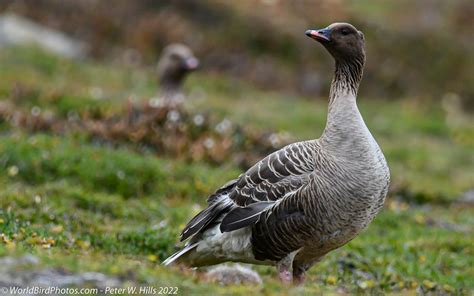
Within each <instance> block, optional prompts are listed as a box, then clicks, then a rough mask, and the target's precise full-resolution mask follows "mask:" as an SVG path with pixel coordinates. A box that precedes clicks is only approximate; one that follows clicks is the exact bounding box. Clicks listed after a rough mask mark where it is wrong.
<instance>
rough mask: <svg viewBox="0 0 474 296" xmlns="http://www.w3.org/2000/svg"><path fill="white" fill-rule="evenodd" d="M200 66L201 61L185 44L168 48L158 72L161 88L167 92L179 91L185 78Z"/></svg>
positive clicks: (164, 51)
mask: <svg viewBox="0 0 474 296" xmlns="http://www.w3.org/2000/svg"><path fill="white" fill-rule="evenodd" d="M198 65H199V60H198V59H197V58H196V57H195V56H194V55H193V52H192V51H191V49H189V47H187V46H185V45H183V44H170V45H168V46H166V47H165V49H164V50H163V53H162V54H161V57H160V60H159V61H158V65H157V70H156V71H157V75H158V80H159V83H160V86H161V87H162V88H164V89H167V90H173V89H176V90H177V89H179V88H180V87H181V84H182V83H183V80H184V78H185V76H186V75H187V74H188V73H189V72H191V71H194V70H195V69H196V68H197V67H198Z"/></svg>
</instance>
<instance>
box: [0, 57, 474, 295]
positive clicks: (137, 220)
mask: <svg viewBox="0 0 474 296" xmlns="http://www.w3.org/2000/svg"><path fill="white" fill-rule="evenodd" d="M132 73H133V74H132ZM150 73H151V72H150V70H147V69H133V71H132V70H131V69H125V68H121V67H120V66H113V65H101V64H98V63H94V62H93V61H87V62H84V63H77V62H71V61H66V60H62V59H58V58H55V57H52V56H49V55H47V54H44V53H42V52H41V51H38V50H36V49H29V48H20V49H15V50H8V49H0V76H1V77H2V80H0V99H1V100H6V101H9V102H11V103H13V104H15V105H17V107H18V108H20V109H24V110H29V109H31V108H33V107H35V106H36V107H39V108H40V109H41V110H42V111H46V110H49V111H51V112H54V113H55V114H57V115H58V116H67V115H68V113H70V112H79V113H80V112H93V110H99V111H97V112H113V110H116V109H118V108H121V106H122V104H123V101H124V100H125V99H127V98H128V97H130V96H134V97H136V98H147V97H149V96H152V95H153V94H154V93H155V92H156V90H155V88H154V85H153V79H152V78H151V77H150V75H151V74H150ZM15 85H16V87H15ZM98 86H100V90H99V88H98ZM186 87H187V89H188V91H189V92H190V93H191V94H193V97H195V99H194V100H193V101H192V102H190V104H189V105H188V108H189V109H192V110H198V111H204V110H213V112H214V113H215V116H216V117H221V118H223V117H227V118H229V119H231V120H233V121H235V122H239V123H245V124H247V125H249V126H251V127H254V128H256V129H272V130H278V131H288V132H291V134H292V136H293V137H294V138H295V139H307V138H312V137H314V136H317V135H319V134H320V133H321V131H322V129H323V127H324V122H325V113H326V108H327V106H326V104H327V103H326V101H325V100H324V99H321V98H316V99H314V100H313V99H309V98H299V97H295V96H291V95H285V94H277V93H273V92H262V91H259V90H256V89H254V88H252V87H251V86H249V85H247V84H244V83H241V82H238V81H235V80H231V79H228V78H225V77H217V76H215V75H212V74H199V75H195V76H194V77H192V78H191V79H189V81H188V83H187V85H186ZM360 109H361V112H362V113H363V115H364V118H365V120H366V123H367V125H368V126H369V127H370V128H371V130H372V132H373V133H374V135H375V137H376V138H377V139H378V141H379V143H380V144H381V146H382V148H383V150H384V152H385V154H386V156H387V159H388V162H389V164H390V167H391V171H392V180H393V181H392V184H393V186H392V189H394V190H393V191H392V192H393V193H392V195H391V196H390V198H389V201H388V202H387V205H386V207H385V209H384V210H383V211H382V213H381V214H380V215H379V216H378V217H377V218H376V219H375V221H374V222H373V223H372V224H371V226H370V227H369V228H368V230H367V231H365V232H364V233H363V234H361V235H360V236H359V237H358V238H356V239H355V240H353V241H352V242H350V243H349V244H348V245H347V246H345V247H343V248H342V249H340V250H338V251H335V252H333V253H331V254H329V255H328V256H327V257H326V258H325V259H324V260H323V261H322V262H321V263H320V264H318V265H317V266H316V267H314V268H313V269H312V270H311V272H310V274H309V276H308V280H307V282H306V284H305V285H304V286H302V287H291V288H288V287H283V286H282V285H281V284H280V283H278V281H277V280H276V274H275V271H274V269H272V268H268V267H256V270H257V271H258V272H259V273H260V274H261V275H262V277H263V281H264V285H263V286H260V287H251V286H250V287H249V286H232V287H221V286H219V285H215V284H212V283H206V282H204V281H202V279H201V275H200V273H197V272H194V271H191V270H182V269H180V268H164V267H162V266H160V265H159V263H160V261H161V260H163V259H164V258H165V257H166V256H168V255H170V254H171V253H172V252H173V251H175V250H176V249H177V244H176V242H177V238H178V234H179V231H180V229H181V228H182V227H183V225H184V223H186V221H187V220H188V219H189V218H190V217H191V216H192V215H193V214H195V213H196V212H197V211H198V210H199V208H202V207H203V206H204V204H205V197H206V196H207V195H208V194H209V193H210V192H212V191H213V190H215V189H216V188H217V187H219V185H221V184H223V183H224V182H226V181H227V180H229V179H230V178H233V177H236V176H237V175H238V174H239V173H240V170H239V169H238V168H237V167H235V166H234V165H225V166H222V165H221V166H218V165H215V164H210V163H205V162H185V161H182V160H176V159H171V158H165V157H160V156H156V155H153V154H151V153H146V152H137V151H136V150H131V149H129V148H128V147H127V146H118V147H108V146H104V145H100V144H98V143H95V142H92V141H90V140H88V139H87V138H85V137H82V136H81V135H73V134H70V135H63V136H55V135H51V134H41V133H36V134H29V133H27V132H25V131H23V130H20V129H15V128H11V127H10V126H7V125H6V124H2V125H1V127H2V133H1V134H0V188H1V189H0V209H1V210H0V233H2V234H3V235H2V237H1V238H2V239H1V240H2V242H3V243H2V242H0V255H14V256H17V255H21V254H24V253H33V254H35V255H36V256H38V257H39V258H40V259H41V264H42V265H44V266H48V267H60V268H64V269H67V270H70V271H77V272H79V271H91V270H93V271H100V272H104V273H106V274H110V275H115V276H118V277H120V278H121V279H124V280H125V281H130V282H132V281H137V282H139V283H146V284H147V285H153V286H163V285H166V286H179V288H180V293H184V294H186V295H187V294H190V293H194V294H203V293H207V294H210V293H212V294H237V295H243V294H248V293H256V292H257V293H260V294H264V295H271V294H274V293H279V294H282V295H290V294H295V293H298V294H303V295H304V294H314V293H320V294H326V293H329V294H331V293H337V292H341V291H346V292H349V293H401V294H406V293H412V294H414V293H416V292H419V293H424V292H429V291H438V292H443V293H448V294H449V293H451V294H455V293H458V294H469V293H470V292H472V291H473V290H474V282H473V280H472V279H474V273H473V269H472V266H474V260H473V258H474V254H473V253H474V250H473V248H472V244H473V241H474V237H473V228H472V225H473V223H474V219H473V217H474V215H473V209H472V208H465V207H460V206H457V205H456V204H454V203H452V201H453V200H454V199H455V198H457V196H458V195H459V194H460V193H462V192H464V191H465V190H467V189H469V188H470V187H472V186H473V184H472V180H474V172H473V170H472V167H473V161H474V159H473V158H472V149H473V148H474V144H473V142H472V139H473V138H474V137H473V135H474V131H473V129H472V126H473V125H472V122H471V121H470V119H469V118H468V119H463V120H461V121H459V122H460V123H458V124H456V125H452V124H450V122H449V121H448V120H447V119H446V118H447V117H446V111H445V110H444V109H443V108H442V106H440V105H438V104H436V103H431V102H421V103H420V102H418V101H415V100H412V99H410V98H407V99H401V100H399V101H383V100H374V99H368V98H364V97H361V99H360ZM91 110H92V111H91ZM460 118H461V115H460Z"/></svg>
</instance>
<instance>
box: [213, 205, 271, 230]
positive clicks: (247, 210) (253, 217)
mask: <svg viewBox="0 0 474 296" xmlns="http://www.w3.org/2000/svg"><path fill="white" fill-rule="evenodd" d="M274 203H275V202H274V201H262V202H256V203H253V204H250V205H248V206H246V207H237V208H234V209H232V210H231V211H230V212H229V213H228V214H227V215H226V216H225V217H224V219H223V220H222V222H221V225H220V229H221V232H229V231H233V230H237V229H239V228H243V227H245V226H248V225H251V224H254V223H255V222H257V220H258V218H259V217H260V214H261V213H262V211H264V210H265V209H266V208H268V207H270V206H271V205H273V204H274Z"/></svg>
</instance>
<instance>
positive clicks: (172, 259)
mask: <svg viewBox="0 0 474 296" xmlns="http://www.w3.org/2000/svg"><path fill="white" fill-rule="evenodd" d="M198 243H199V242H195V243H193V244H189V245H187V246H185V247H184V248H183V249H182V250H179V251H178V252H176V253H174V254H173V255H171V256H169V257H168V258H166V260H165V261H163V262H162V263H161V264H162V265H164V266H169V265H171V264H173V263H175V262H176V260H178V262H179V261H181V260H179V259H180V258H181V257H182V256H183V255H185V254H187V253H188V252H189V251H191V250H193V249H194V248H196V247H197V245H198ZM181 259H182V258H181Z"/></svg>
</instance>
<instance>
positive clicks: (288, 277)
mask: <svg viewBox="0 0 474 296" xmlns="http://www.w3.org/2000/svg"><path fill="white" fill-rule="evenodd" d="M278 277H279V278H280V280H281V281H282V282H283V283H285V284H291V282H292V280H293V276H292V274H291V272H290V271H289V270H288V269H283V270H280V271H279V272H278Z"/></svg>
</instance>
